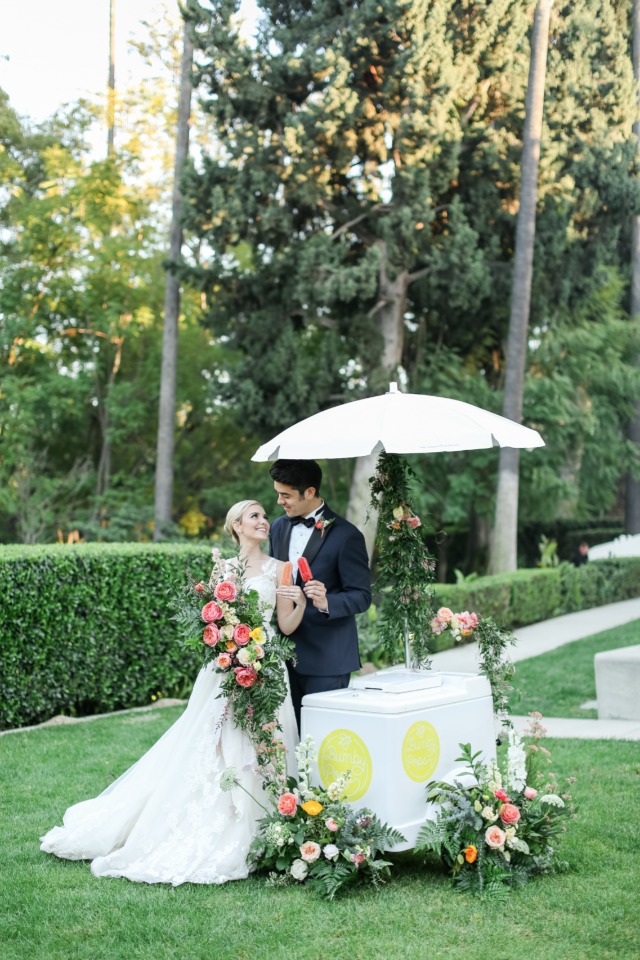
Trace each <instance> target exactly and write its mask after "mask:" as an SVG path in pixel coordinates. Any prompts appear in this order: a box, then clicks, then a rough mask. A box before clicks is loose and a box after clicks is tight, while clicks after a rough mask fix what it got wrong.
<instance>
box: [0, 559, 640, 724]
mask: <svg viewBox="0 0 640 960" xmlns="http://www.w3.org/2000/svg"><path fill="white" fill-rule="evenodd" d="M210 567H211V560H210V545H207V544H205V545H198V546H194V545H190V544H121V543H110V544H101V543H91V544H80V545H78V546H68V545H60V546H59V545H52V546H37V547H24V546H5V547H0V596H2V603H1V604H0V644H1V646H0V729H6V728H8V727H17V726H25V725H28V724H32V723H39V722H40V721H42V720H47V719H49V717H51V716H53V715H54V714H56V713H60V712H65V713H74V714H79V715H87V714H91V713H102V712H107V711H110V710H117V709H120V708H123V707H133V706H140V705H144V704H148V703H149V702H150V698H151V697H152V696H154V695H156V694H157V693H158V692H159V691H161V692H162V693H163V694H164V695H170V694H172V693H176V692H179V691H182V690H184V689H185V688H186V689H189V688H190V686H191V684H192V683H193V680H194V679H195V676H196V674H197V672H198V668H199V664H198V663H197V661H196V660H194V659H193V658H192V657H190V656H189V654H188V653H186V652H185V651H184V649H183V648H182V647H181V646H180V644H179V643H178V632H177V629H176V625H175V624H174V623H173V621H172V620H171V619H170V616H171V613H170V610H169V609H168V606H167V600H168V591H173V589H175V588H176V587H178V586H180V585H181V584H182V583H184V578H185V571H186V570H189V571H190V572H191V574H192V575H193V576H197V577H198V578H205V577H207V576H208V574H209V570H210ZM435 589H436V596H437V598H438V602H439V603H440V604H441V605H442V606H448V607H451V609H453V610H475V611H476V612H477V613H478V614H480V615H481V616H484V617H489V616H490V617H493V618H494V619H495V620H496V622H497V623H498V624H500V626H503V627H506V628H513V627H518V626H523V625H524V624H527V623H535V622H537V621H540V620H546V619H549V618H551V617H556V616H559V615H560V614H563V613H571V612H573V611H576V610H584V609H588V608H590V607H596V606H601V605H602V604H605V603H612V602H615V601H618V600H626V599H629V598H632V597H637V596H640V557H632V558H625V559H620V560H599V561H594V562H591V563H588V564H586V565H585V566H583V567H574V566H572V565H571V564H561V565H560V566H559V567H554V568H551V569H544V570H539V569H526V570H518V571H517V572H516V573H513V574H502V575H500V576H496V577H482V578H480V579H478V580H470V581H468V582H466V583H461V584H455V585H453V584H438V585H436V588H435ZM434 641H435V642H434V646H433V649H434V650H436V649H445V648H446V647H447V646H451V642H450V637H449V635H448V633H445V634H441V635H440V636H439V637H437V638H434Z"/></svg>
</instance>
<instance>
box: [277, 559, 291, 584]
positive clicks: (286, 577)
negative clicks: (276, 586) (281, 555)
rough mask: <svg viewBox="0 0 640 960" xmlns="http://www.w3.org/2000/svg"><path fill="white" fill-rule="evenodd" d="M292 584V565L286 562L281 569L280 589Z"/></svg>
mask: <svg viewBox="0 0 640 960" xmlns="http://www.w3.org/2000/svg"><path fill="white" fill-rule="evenodd" d="M292 583H293V564H292V563H291V562H290V561H289V560H287V561H286V562H285V563H284V565H283V567H282V580H281V581H280V586H281V587H290V586H291V584H292Z"/></svg>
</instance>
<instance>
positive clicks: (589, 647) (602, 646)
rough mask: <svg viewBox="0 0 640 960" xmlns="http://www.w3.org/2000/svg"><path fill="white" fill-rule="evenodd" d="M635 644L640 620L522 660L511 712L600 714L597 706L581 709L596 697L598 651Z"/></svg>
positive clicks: (638, 640) (639, 636) (639, 640)
mask: <svg viewBox="0 0 640 960" xmlns="http://www.w3.org/2000/svg"><path fill="white" fill-rule="evenodd" d="M634 644H640V620H634V621H632V622H631V623H626V624H625V625H624V626H622V627H616V628H614V629H613V630H606V631H605V632H604V633H597V634H594V635H593V636H592V637H585V638H584V639H583V640H574V641H573V643H567V644H565V646H564V647H558V649H557V650H552V651H551V652H550V653H545V654H542V656H540V657H532V658H531V659H530V660H520V661H518V663H516V665H515V666H516V673H515V677H514V679H513V693H512V694H511V698H510V708H511V713H512V714H513V715H514V716H518V715H525V714H527V713H530V712H531V711H533V710H538V711H539V712H540V713H541V714H542V716H543V717H580V718H582V719H587V720H588V719H595V718H597V716H598V713H597V711H596V710H594V709H591V710H582V709H581V704H583V703H586V702H587V701H589V700H595V698H596V678H595V671H594V667H593V658H594V655H595V654H596V653H600V652H601V651H603V650H615V649H616V648H617V647H630V646H633V645H634Z"/></svg>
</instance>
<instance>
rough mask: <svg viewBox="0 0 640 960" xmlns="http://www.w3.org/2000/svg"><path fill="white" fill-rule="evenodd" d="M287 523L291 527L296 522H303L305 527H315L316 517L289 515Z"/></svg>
mask: <svg viewBox="0 0 640 960" xmlns="http://www.w3.org/2000/svg"><path fill="white" fill-rule="evenodd" d="M289 523H290V524H291V526H292V527H295V526H296V524H298V523H303V524H304V525H305V527H315V525H316V518H315V517H289Z"/></svg>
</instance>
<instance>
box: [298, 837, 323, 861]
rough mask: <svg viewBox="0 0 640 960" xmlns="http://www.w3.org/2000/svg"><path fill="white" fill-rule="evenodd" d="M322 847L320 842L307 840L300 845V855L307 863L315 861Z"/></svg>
mask: <svg viewBox="0 0 640 960" xmlns="http://www.w3.org/2000/svg"><path fill="white" fill-rule="evenodd" d="M321 853H322V849H321V847H320V844H319V843H314V842H313V840H307V841H306V842H305V843H303V844H302V845H301V846H300V856H301V857H302V859H303V860H304V862H305V863H315V862H316V860H317V859H318V857H319V856H320V854H321Z"/></svg>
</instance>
